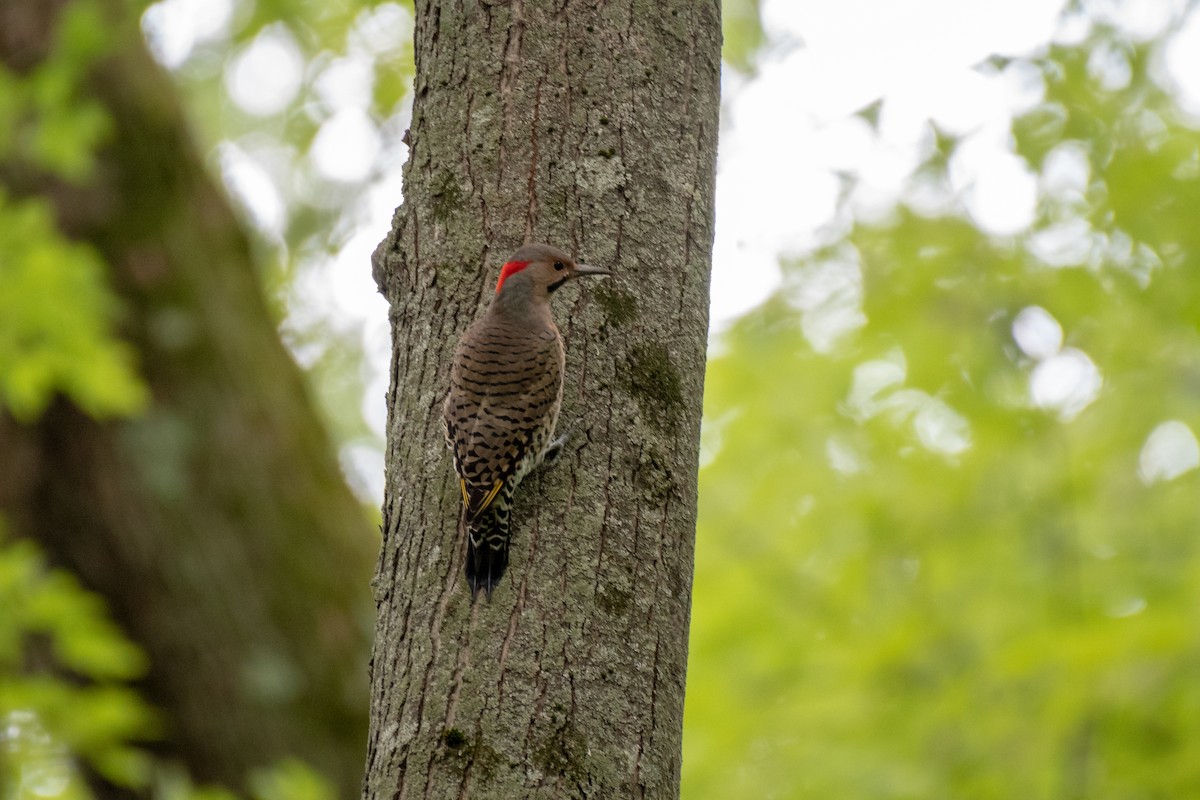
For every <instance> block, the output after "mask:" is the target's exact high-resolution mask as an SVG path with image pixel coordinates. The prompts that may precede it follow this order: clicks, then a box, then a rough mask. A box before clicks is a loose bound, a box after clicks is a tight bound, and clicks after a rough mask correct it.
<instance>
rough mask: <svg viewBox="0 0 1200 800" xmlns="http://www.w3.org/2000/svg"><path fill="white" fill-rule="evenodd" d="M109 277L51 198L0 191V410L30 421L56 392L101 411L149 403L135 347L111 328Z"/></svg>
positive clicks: (108, 412) (104, 413)
mask: <svg viewBox="0 0 1200 800" xmlns="http://www.w3.org/2000/svg"><path fill="white" fill-rule="evenodd" d="M104 276H105V268H104V264H103V262H102V261H101V260H100V259H99V257H98V256H97V255H96V254H95V253H94V252H93V251H92V250H91V249H90V248H88V247H87V246H85V245H82V244H76V243H73V242H70V241H68V240H66V239H65V238H64V237H63V236H62V234H61V233H59V231H58V229H57V228H56V227H55V225H54V220H53V215H52V212H51V211H50V208H49V207H48V206H47V204H46V203H45V202H44V201H42V200H24V201H12V200H9V199H7V198H5V197H4V195H3V193H0V408H4V409H5V410H7V411H8V412H9V413H11V414H12V415H13V416H15V417H16V418H17V419H20V420H30V419H33V418H35V417H36V416H38V415H39V414H40V413H41V412H42V410H43V409H44V408H45V407H46V405H47V404H48V403H49V402H50V400H51V399H52V398H53V396H54V394H55V393H56V392H62V393H63V394H65V395H67V396H68V397H70V398H71V400H72V401H74V402H75V403H76V404H77V405H78V406H79V407H80V408H82V409H84V410H85V411H87V412H88V413H89V414H91V415H92V416H96V417H104V416H109V415H113V414H131V413H134V412H136V411H138V410H140V409H141V408H142V407H143V405H144V403H145V400H146V391H145V388H144V386H143V385H142V383H141V382H140V381H139V379H138V377H137V375H136V374H135V373H134V371H133V354H132V351H131V350H130V348H129V347H127V346H126V345H125V344H124V343H122V342H120V341H118V340H116V339H114V338H112V335H111V333H110V331H111V328H112V326H113V324H114V322H115V321H116V317H117V310H118V309H117V306H116V302H115V300H114V298H113V297H112V295H111V294H110V293H109V291H108V290H107V287H106V286H105V284H104Z"/></svg>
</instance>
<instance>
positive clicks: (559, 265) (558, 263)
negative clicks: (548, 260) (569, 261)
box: [554, 261, 564, 270]
mask: <svg viewBox="0 0 1200 800" xmlns="http://www.w3.org/2000/svg"><path fill="white" fill-rule="evenodd" d="M554 269H556V270H561V269H564V267H563V263H562V262H561V261H555V262H554Z"/></svg>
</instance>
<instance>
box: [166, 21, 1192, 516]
mask: <svg viewBox="0 0 1200 800" xmlns="http://www.w3.org/2000/svg"><path fill="white" fill-rule="evenodd" d="M1063 4H1064V0H839V1H838V2H828V0H764V2H763V18H764V23H765V27H766V30H767V35H768V39H769V45H768V47H767V48H766V51H765V52H764V53H763V54H762V57H761V61H760V70H759V73H758V75H757V76H756V77H754V78H753V79H750V80H746V79H745V78H743V77H742V76H739V75H735V74H730V73H728V72H727V74H726V76H725V80H724V82H723V83H724V85H723V92H724V98H723V110H724V118H723V120H722V129H721V142H720V156H719V163H718V171H717V225H716V243H715V247H714V254H713V255H714V258H713V284H712V290H713V291H712V306H711V310H712V324H713V330H714V331H720V330H721V329H722V328H723V327H724V326H725V325H726V324H728V323H729V322H730V321H731V320H733V319H735V318H737V317H738V316H739V315H741V314H743V313H744V312H746V311H747V310H749V309H751V308H753V307H754V306H755V305H757V304H758V303H760V302H761V301H762V300H763V299H765V298H766V297H767V296H768V295H769V294H770V293H771V292H772V291H774V290H775V289H776V288H777V287H778V286H779V285H780V272H779V267H778V260H779V257H780V256H781V255H787V254H789V253H800V252H803V251H804V250H806V249H808V248H811V247H812V246H814V245H816V244H819V243H821V242H822V241H823V239H822V237H824V238H826V239H827V238H829V232H828V231H829V226H830V225H831V223H834V209H835V200H836V196H837V192H838V191H839V186H840V184H839V182H838V179H837V178H836V177H835V173H836V172H837V171H839V170H841V171H853V172H855V173H857V174H858V175H859V176H860V185H859V188H858V190H857V191H856V194H855V195H854V208H855V210H856V211H857V212H858V213H860V214H863V215H869V214H870V213H871V212H872V211H874V210H880V209H884V208H887V207H888V206H889V205H890V204H891V202H892V201H893V200H894V199H895V198H896V197H897V196H898V194H899V192H900V190H901V187H902V185H903V183H904V180H905V178H906V177H907V176H908V175H909V174H910V172H911V170H912V169H913V167H915V166H916V165H917V164H918V163H919V161H920V159H921V157H922V154H923V149H922V148H923V147H925V146H927V140H928V136H929V128H928V126H927V121H928V120H930V119H932V120H934V121H935V122H936V123H937V124H938V125H939V126H940V127H941V128H942V129H943V130H945V131H947V132H949V133H952V134H955V135H958V136H962V137H964V139H963V142H962V144H961V145H960V147H959V148H958V150H957V152H956V155H955V157H954V159H953V161H952V162H951V165H950V173H949V174H950V181H951V188H952V189H953V191H954V192H955V193H956V195H957V196H958V197H959V198H960V199H961V200H962V202H963V204H964V206H965V207H966V209H967V211H968V212H969V213H970V214H971V215H972V217H973V219H974V220H975V221H976V222H977V223H978V224H979V225H981V226H982V227H984V228H985V229H987V230H989V231H991V232H993V233H997V234H1005V233H1013V232H1017V231H1020V230H1021V229H1023V228H1024V227H1026V226H1027V225H1028V224H1029V223H1030V222H1031V221H1032V218H1033V213H1034V208H1035V203H1036V200H1037V193H1038V190H1039V187H1038V183H1037V180H1036V179H1035V177H1034V176H1033V175H1031V174H1029V173H1028V171H1027V170H1026V169H1025V167H1024V165H1023V163H1022V162H1020V161H1019V160H1018V159H1016V158H1015V157H1014V156H1013V155H1012V154H1011V152H1010V146H1009V135H1008V125H1009V121H1010V119H1011V116H1012V114H1013V113H1014V112H1017V111H1019V110H1021V109H1024V108H1027V107H1029V106H1030V105H1031V104H1033V103H1036V102H1037V101H1038V100H1039V98H1040V94H1041V84H1040V78H1038V77H1037V76H1035V75H1030V74H1028V73H1022V72H1021V71H1020V70H1018V69H1015V68H1013V69H1009V70H1006V71H1005V72H1003V73H1000V74H993V75H987V76H985V75H984V74H983V73H982V72H980V71H978V70H975V69H973V67H974V66H976V65H978V64H979V63H980V62H982V61H983V60H984V59H986V58H987V57H988V56H990V55H992V54H1000V55H1022V54H1028V53H1030V52H1031V51H1033V50H1036V49H1037V48H1039V47H1041V46H1043V45H1045V44H1046V43H1048V42H1049V41H1050V39H1051V37H1052V36H1055V35H1057V36H1058V37H1059V39H1060V40H1061V39H1064V38H1065V39H1069V38H1071V37H1072V36H1074V35H1082V34H1083V33H1085V32H1086V28H1085V27H1083V26H1082V25H1075V26H1073V28H1074V29H1073V28H1072V26H1067V27H1066V28H1065V29H1060V28H1059V26H1058V20H1059V17H1060V14H1061V11H1062V7H1063ZM1183 5H1184V0H1093V2H1092V3H1090V4H1089V10H1090V12H1091V14H1092V15H1093V16H1103V17H1107V18H1108V19H1109V20H1110V21H1111V22H1113V23H1115V24H1118V25H1120V26H1121V27H1123V28H1124V29H1126V30H1127V31H1133V32H1134V33H1135V34H1136V35H1138V36H1140V37H1145V38H1149V37H1152V36H1156V35H1158V34H1160V33H1161V32H1162V31H1163V30H1164V28H1165V26H1166V25H1167V24H1168V23H1169V22H1170V21H1171V19H1172V17H1173V15H1175V14H1177V13H1178V12H1179V11H1180V9H1181V8H1182V7H1183ZM234 9H235V6H234V5H233V3H232V0H162V2H160V3H159V4H157V5H155V6H153V7H152V8H151V10H150V11H148V12H147V14H146V18H145V20H144V25H145V27H146V29H147V33H148V38H149V39H150V42H151V46H152V47H153V48H154V49H155V52H156V54H157V55H158V57H159V59H160V60H161V61H162V62H163V63H165V64H166V65H168V66H171V67H179V66H180V65H182V64H184V63H185V62H186V61H187V59H188V57H189V54H190V53H191V52H192V49H193V47H194V46H195V45H196V43H197V42H200V41H203V40H204V39H206V38H213V37H216V36H219V35H222V33H223V32H224V31H225V30H227V29H228V26H229V25H230V19H231V16H232V14H233V13H234ZM360 27H361V30H359V31H357V33H356V36H355V37H352V41H353V42H354V43H355V44H354V47H352V49H351V52H350V53H349V54H347V55H346V56H345V57H342V58H339V59H336V60H334V61H332V62H330V63H328V64H326V65H325V66H324V67H323V68H322V70H323V71H322V72H321V74H320V75H319V76H317V78H316V79H315V86H316V88H317V94H318V97H319V98H320V100H321V102H322V104H323V105H324V106H325V113H326V114H327V116H326V118H325V122H324V123H323V124H322V127H321V129H320V131H319V133H318V135H317V136H316V138H315V140H314V143H313V145H312V148H311V149H310V151H309V153H308V154H307V164H306V168H311V170H312V172H313V173H314V174H316V175H319V176H321V177H323V178H325V179H332V180H336V179H337V178H338V176H339V175H342V176H344V179H355V180H357V179H361V178H362V177H363V176H364V175H367V174H369V173H370V171H371V170H372V163H373V162H374V160H375V159H376V157H377V156H379V157H381V158H382V159H383V160H384V161H385V163H386V164H387V166H386V167H385V169H384V171H383V174H382V176H381V177H380V178H379V179H378V180H377V181H376V182H375V183H374V184H373V186H372V188H371V189H370V190H369V191H368V192H367V193H366V194H365V195H364V203H363V208H362V209H359V212H358V216H359V217H360V219H359V222H358V228H357V230H356V232H354V233H353V234H352V235H351V236H350V237H349V239H348V240H347V244H346V245H345V246H344V247H343V249H342V250H341V252H340V253H338V254H337V256H336V257H334V258H332V259H329V260H328V261H326V262H324V263H322V264H318V265H317V266H316V267H315V268H314V269H312V270H309V271H307V272H306V273H303V274H302V276H301V278H300V279H299V280H298V282H297V284H296V286H295V288H294V292H295V298H294V299H295V300H296V301H298V302H296V303H294V304H293V305H294V306H295V307H296V308H298V309H300V310H299V311H298V312H297V313H298V314H301V315H304V316H305V317H308V316H310V315H318V316H322V317H325V318H326V319H329V320H331V321H334V323H335V325H336V326H337V327H338V328H339V329H342V330H345V329H347V328H352V329H357V330H360V331H361V335H362V337H363V341H364V344H365V347H366V352H367V358H368V363H369V365H370V370H371V377H370V380H369V386H368V390H367V393H366V397H365V398H364V411H365V413H366V416H367V419H368V421H369V422H370V423H371V425H372V427H373V428H374V430H375V431H376V432H377V433H378V434H379V436H380V437H381V439H382V435H383V430H384V423H385V409H384V404H383V396H384V393H385V390H386V384H387V378H388V376H387V365H388V363H389V341H388V330H387V309H386V306H385V304H384V302H383V300H382V298H381V297H380V296H379V295H378V294H377V292H376V290H375V286H374V283H373V281H372V280H371V277H370V254H371V251H372V250H373V249H374V247H375V245H376V244H377V243H378V242H379V241H380V240H381V239H382V238H383V237H384V235H385V234H386V233H387V230H388V227H389V225H390V222H391V217H392V212H393V210H394V208H395V207H396V206H397V205H398V204H399V202H400V199H401V198H400V165H401V163H402V162H403V158H404V157H406V155H407V154H406V153H405V152H404V149H403V146H397V147H398V150H397V151H394V152H391V151H381V148H382V147H383V146H384V139H383V137H381V132H380V131H379V130H378V129H377V128H376V127H375V124H374V123H373V122H372V121H371V120H370V118H369V117H368V115H367V114H366V113H365V109H366V106H367V103H368V101H369V97H370V91H369V84H368V83H367V82H366V81H367V80H369V77H367V76H369V75H370V69H369V60H366V61H365V60H364V59H369V58H371V57H373V55H374V54H377V53H379V52H383V51H386V50H387V49H388V48H389V47H392V46H394V42H396V41H398V40H402V39H404V38H407V37H408V36H409V35H411V19H410V18H409V17H408V14H407V12H406V11H404V10H403V9H401V8H400V7H399V6H395V5H390V4H389V5H384V6H381V7H380V8H379V9H378V10H376V11H375V12H372V14H371V15H368V16H367V17H365V18H364V20H363V25H361V26H360ZM1056 30H1057V34H1056ZM297 54H298V50H297V49H296V46H295V44H294V42H292V41H291V39H290V36H289V34H287V32H286V30H284V29H282V28H281V27H279V26H273V27H270V28H267V29H265V30H264V31H263V32H262V33H261V34H260V35H259V36H258V37H257V38H256V39H255V41H254V42H252V43H251V44H250V45H248V46H247V47H246V48H245V49H244V50H243V51H242V52H241V53H239V54H238V55H237V56H236V57H235V58H234V60H233V62H232V64H231V65H230V67H229V68H228V69H227V71H226V84H227V86H228V88H229V91H230V94H231V96H232V97H233V99H234V100H235V102H237V103H238V104H239V105H241V106H242V107H243V108H244V109H245V110H246V111H247V112H249V113H255V114H271V113H274V112H275V111H277V110H278V108H279V107H281V104H282V105H286V103H287V102H288V101H289V100H290V99H291V98H292V97H293V96H294V94H295V92H296V91H297V90H298V88H299V85H300V69H301V66H302V65H301V64H300V63H299V60H298V56H297ZM1198 54H1200V14H1193V15H1192V19H1191V21H1190V23H1189V24H1188V25H1187V26H1186V27H1185V29H1184V31H1183V32H1182V33H1181V34H1180V35H1179V36H1178V38H1177V40H1176V43H1175V44H1174V45H1173V46H1172V47H1170V48H1169V49H1168V52H1167V56H1166V59H1165V62H1166V67H1167V69H1168V70H1169V72H1170V74H1171V75H1172V76H1173V77H1174V79H1175V80H1176V82H1177V83H1178V84H1179V88H1180V95H1181V100H1182V102H1183V105H1184V107H1185V108H1188V109H1189V110H1191V111H1195V112H1197V113H1200V55H1198ZM1117 73H1118V74H1114V75H1113V76H1112V80H1114V81H1118V82H1119V81H1120V80H1121V75H1120V74H1119V70H1118V71H1117ZM879 98H884V100H885V103H884V106H883V112H882V115H881V117H880V124H879V130H878V133H876V132H875V131H872V130H871V128H870V126H868V125H867V124H866V123H865V122H864V121H863V120H861V119H859V118H857V117H853V116H848V115H850V114H852V113H853V112H855V111H856V110H858V109H861V108H863V107H865V106H867V105H869V104H870V103H872V102H874V101H875V100H877V99H879ZM395 138H396V137H391V139H395ZM253 144H254V143H253V142H251V143H249V144H247V143H246V142H242V143H240V144H234V143H227V144H225V145H223V146H222V148H221V150H220V154H219V156H220V159H221V164H222V166H223V169H224V170H225V173H226V181H227V183H228V184H229V185H230V188H231V191H233V192H234V193H235V194H236V195H238V196H240V197H241V199H242V200H243V202H244V203H245V204H246V205H247V206H248V207H249V208H250V211H251V218H252V220H253V221H254V222H255V224H257V225H259V227H261V228H262V229H263V230H264V232H265V233H267V235H269V236H271V235H273V236H275V237H277V236H278V232H279V230H281V226H282V221H283V216H282V215H283V214H284V213H286V204H285V202H284V200H283V198H284V197H285V196H286V192H287V191H288V188H287V187H286V186H282V185H281V184H283V183H284V182H285V181H284V179H282V178H280V176H279V175H278V174H272V170H271V168H270V161H271V158H270V157H269V156H270V150H271V148H270V147H263V148H259V149H257V150H256V149H255V148H254V147H253V146H251V145H253ZM264 153H266V154H267V156H266V157H264V155H263V154H264ZM1071 156H1072V154H1071V153H1069V152H1066V151H1064V153H1063V154H1062V156H1061V157H1060V158H1058V161H1060V162H1061V164H1057V165H1056V166H1055V168H1054V169H1052V170H1048V173H1052V174H1051V175H1048V178H1047V181H1046V182H1044V183H1043V185H1042V187H1041V189H1042V191H1074V190H1076V189H1077V187H1078V186H1079V184H1080V183H1081V182H1083V181H1084V180H1086V162H1082V164H1083V165H1082V166H1081V159H1078V158H1072V157H1071ZM1081 170H1082V171H1081ZM276 173H278V170H276ZM823 228H824V229H825V232H823ZM1069 233H1070V232H1069V231H1068V232H1063V233H1062V235H1059V236H1051V237H1049V239H1048V240H1047V242H1046V243H1045V249H1046V255H1047V260H1049V261H1053V260H1054V259H1055V258H1057V257H1058V256H1062V257H1064V258H1067V257H1071V254H1070V253H1066V254H1064V253H1060V252H1058V251H1059V250H1062V249H1063V248H1066V249H1067V250H1070V249H1071V248H1072V247H1073V246H1074V244H1075V243H1078V242H1079V241H1080V240H1081V237H1079V236H1075V235H1068V234H1069ZM1076 255H1077V254H1076ZM834 272H838V270H833V271H831V275H830V276H829V280H828V281H826V283H825V288H823V289H822V288H821V287H820V286H819V285H817V288H816V289H815V290H814V289H811V288H810V289H809V295H812V294H813V292H814V291H815V293H816V295H817V296H815V297H813V296H808V297H805V296H801V297H799V298H797V299H796V302H797V305H798V306H799V307H800V308H801V309H802V310H803V311H804V325H805V333H806V334H807V335H808V336H809V338H810V340H812V341H813V343H814V346H817V347H818V348H821V347H822V345H823V344H828V343H830V342H832V341H834V340H835V339H836V337H837V336H839V335H841V333H844V332H845V331H847V330H851V329H853V328H854V327H856V326H857V325H860V324H861V315H860V313H859V312H858V311H857V300H856V292H860V291H861V287H860V286H857V285H856V283H855V278H854V275H855V274H856V268H855V267H854V266H853V265H851V268H850V269H849V270H841V271H840V273H839V274H833V273H834ZM847 275H849V276H850V277H846V276H847ZM826 295H834V296H836V297H840V298H842V300H843V302H841V303H840V304H839V303H829V302H828V299H829V298H828V296H826ZM806 303H807V305H806ZM1038 311H1041V309H1038ZM810 312H811V313H810ZM1043 313H1044V312H1043ZM1030 321H1036V318H1035V317H1029V318H1027V319H1026V322H1030ZM1051 321H1053V320H1052V318H1051ZM1042 322H1043V323H1044V320H1042ZM1055 324H1056V323H1055ZM1030 330H1032V329H1030ZM1054 349H1055V350H1056V351H1057V348H1054ZM299 355H300V357H301V359H302V360H303V358H304V355H303V354H302V353H301V354H299ZM1068 361H1069V362H1070V363H1067V362H1068ZM1059 362H1061V364H1060V363H1059ZM1064 365H1065V366H1064ZM1060 366H1061V367H1064V369H1059V367H1060ZM1065 367H1069V368H1070V369H1071V370H1074V373H1079V375H1081V376H1082V378H1080V380H1074V379H1072V380H1071V381H1068V380H1066V378H1064V377H1063V376H1064V375H1066V374H1067V372H1068V371H1070V370H1067V369H1065ZM1038 369H1039V370H1040V372H1039V373H1038V374H1035V375H1034V376H1032V377H1033V378H1034V379H1035V380H1033V381H1032V382H1031V395H1032V396H1033V400H1034V401H1035V402H1036V403H1038V404H1044V405H1047V406H1056V404H1057V407H1059V408H1060V409H1061V411H1062V414H1063V416H1064V417H1067V416H1070V415H1071V414H1073V413H1077V412H1078V410H1079V409H1081V408H1082V407H1083V406H1084V405H1086V404H1087V403H1088V402H1091V400H1092V399H1093V398H1094V397H1095V392H1096V390H1097V388H1098V386H1099V381H1100V377H1099V373H1098V372H1096V370H1095V366H1094V365H1093V364H1092V363H1091V361H1090V360H1088V359H1087V356H1086V354H1083V353H1080V352H1079V351H1073V350H1064V351H1061V352H1053V353H1051V352H1047V353H1046V354H1045V357H1044V360H1041V361H1040V362H1039V366H1038ZM1074 373H1072V374H1074ZM1093 373H1094V374H1093ZM1160 449H1162V448H1160ZM1156 452H1157V451H1156ZM1188 452H1190V451H1188ZM345 460H346V461H347V466H348V467H349V470H348V471H349V472H350V473H351V474H352V477H353V478H355V479H356V481H357V482H358V483H359V485H360V489H361V490H363V491H364V492H365V493H367V494H369V495H374V496H380V495H382V484H381V481H382V456H381V455H380V454H379V453H378V451H376V450H374V449H373V448H371V447H364V446H361V445H359V446H352V447H350V448H347V451H346V453H345ZM1144 469H1145V468H1144ZM1155 474H1157V473H1155Z"/></svg>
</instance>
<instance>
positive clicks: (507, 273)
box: [496, 261, 532, 294]
mask: <svg viewBox="0 0 1200 800" xmlns="http://www.w3.org/2000/svg"><path fill="white" fill-rule="evenodd" d="M531 263H532V262H529V261H509V262H508V263H507V264H505V265H504V268H503V269H501V270H500V280H498V281H496V294H500V287H502V286H503V285H504V282H505V281H506V280H508V279H509V277H511V276H513V275H516V274H517V273H518V272H520V271H521V270H523V269H525V268H526V267H528V266H529V265H530V264H531Z"/></svg>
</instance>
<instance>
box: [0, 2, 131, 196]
mask: <svg viewBox="0 0 1200 800" xmlns="http://www.w3.org/2000/svg"><path fill="white" fill-rule="evenodd" d="M102 14H103V10H102V9H101V8H100V5H99V4H98V3H96V2H92V1H90V0H83V1H82V2H75V3H71V4H70V5H69V6H68V7H67V8H65V9H64V10H63V14H62V19H61V21H60V23H59V25H58V29H57V31H56V36H55V43H54V48H53V51H52V53H51V55H50V57H48V58H46V59H43V60H42V61H41V62H39V63H38V64H37V66H36V67H35V68H34V69H32V70H30V71H29V72H28V73H26V74H22V75H17V74H15V73H13V72H12V71H10V70H8V69H7V68H5V67H4V66H3V65H0V161H21V162H24V163H26V164H29V165H31V166H35V167H38V168H40V169H43V170H46V171H47V172H52V173H54V174H56V175H58V176H60V177H62V178H65V179H67V180H70V181H82V180H84V179H86V178H87V177H88V175H89V174H90V172H91V169H92V164H93V155H94V153H95V151H96V147H98V146H99V145H100V144H101V143H102V142H103V141H104V139H105V137H106V136H107V135H108V133H109V128H110V120H109V118H108V115H107V114H106V113H105V111H104V109H103V108H102V107H101V106H100V104H99V103H98V102H97V101H95V100H94V99H90V98H87V97H86V96H85V94H84V92H83V91H82V86H83V82H84V80H85V79H86V77H87V73H88V70H90V69H91V68H92V67H93V66H94V64H95V63H96V60H97V59H99V58H100V57H101V56H102V55H104V54H105V52H107V49H108V47H109V39H108V36H107V35H106V34H107V31H109V28H108V26H107V25H106V24H105V22H104V19H103V17H102Z"/></svg>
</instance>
